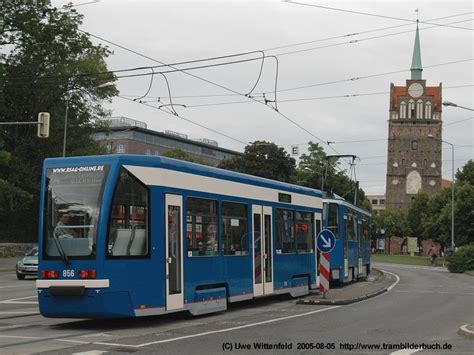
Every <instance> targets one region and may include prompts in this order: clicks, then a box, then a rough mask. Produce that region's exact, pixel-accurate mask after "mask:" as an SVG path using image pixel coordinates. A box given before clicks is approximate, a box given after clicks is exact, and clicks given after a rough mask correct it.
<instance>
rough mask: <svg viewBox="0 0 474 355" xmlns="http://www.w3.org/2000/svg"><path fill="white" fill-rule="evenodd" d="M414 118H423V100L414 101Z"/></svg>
mask: <svg viewBox="0 0 474 355" xmlns="http://www.w3.org/2000/svg"><path fill="white" fill-rule="evenodd" d="M416 118H423V101H422V100H418V101H417V102H416Z"/></svg>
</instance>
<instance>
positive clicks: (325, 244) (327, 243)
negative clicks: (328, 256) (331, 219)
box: [320, 235, 331, 249]
mask: <svg viewBox="0 0 474 355" xmlns="http://www.w3.org/2000/svg"><path fill="white" fill-rule="evenodd" d="M320 238H321V239H322V240H323V247H324V248H328V249H331V239H326V238H324V236H323V235H321V236H320Z"/></svg>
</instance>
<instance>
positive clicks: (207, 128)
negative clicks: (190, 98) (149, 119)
mask: <svg viewBox="0 0 474 355" xmlns="http://www.w3.org/2000/svg"><path fill="white" fill-rule="evenodd" d="M117 97H119V98H121V99H123V100H127V101H130V102H135V103H137V104H140V105H144V106H148V107H151V108H153V109H156V110H160V109H159V108H158V107H156V106H153V105H150V104H146V103H143V102H139V101H134V100H132V99H129V98H128V97H124V96H121V95H117ZM161 111H162V112H166V113H168V114H170V115H173V114H172V113H171V112H168V111H164V110H161ZM179 118H180V119H182V120H184V121H186V122H189V123H191V124H193V125H196V126H198V127H201V128H204V129H206V130H208V131H210V132H213V133H216V134H219V135H221V136H223V137H226V138H228V139H231V140H233V141H235V142H238V143H241V144H243V145H247V144H248V142H249V141H243V140H241V139H238V138H235V137H232V136H230V135H228V134H226V133H223V132H220V131H217V130H215V129H213V128H210V127H207V126H205V125H203V124H201V123H197V122H195V121H193V120H190V119H189V118H186V117H183V116H181V115H179Z"/></svg>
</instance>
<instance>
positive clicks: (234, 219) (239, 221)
mask: <svg viewBox="0 0 474 355" xmlns="http://www.w3.org/2000/svg"><path fill="white" fill-rule="evenodd" d="M247 217H248V215H247V205H244V204H241V203H233V202H222V248H223V249H224V255H246V254H248V246H247V245H248V238H247V234H248V230H247V226H248V221H247Z"/></svg>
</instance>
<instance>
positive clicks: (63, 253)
mask: <svg viewBox="0 0 474 355" xmlns="http://www.w3.org/2000/svg"><path fill="white" fill-rule="evenodd" d="M52 234H53V239H54V243H55V244H56V248H57V249H58V252H59V254H61V258H62V259H63V261H64V264H66V266H69V265H71V261H70V260H69V257H68V256H67V254H66V252H65V251H64V249H63V246H62V245H61V242H60V241H59V238H58V237H57V236H56V234H55V233H54V232H53V233H52Z"/></svg>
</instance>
